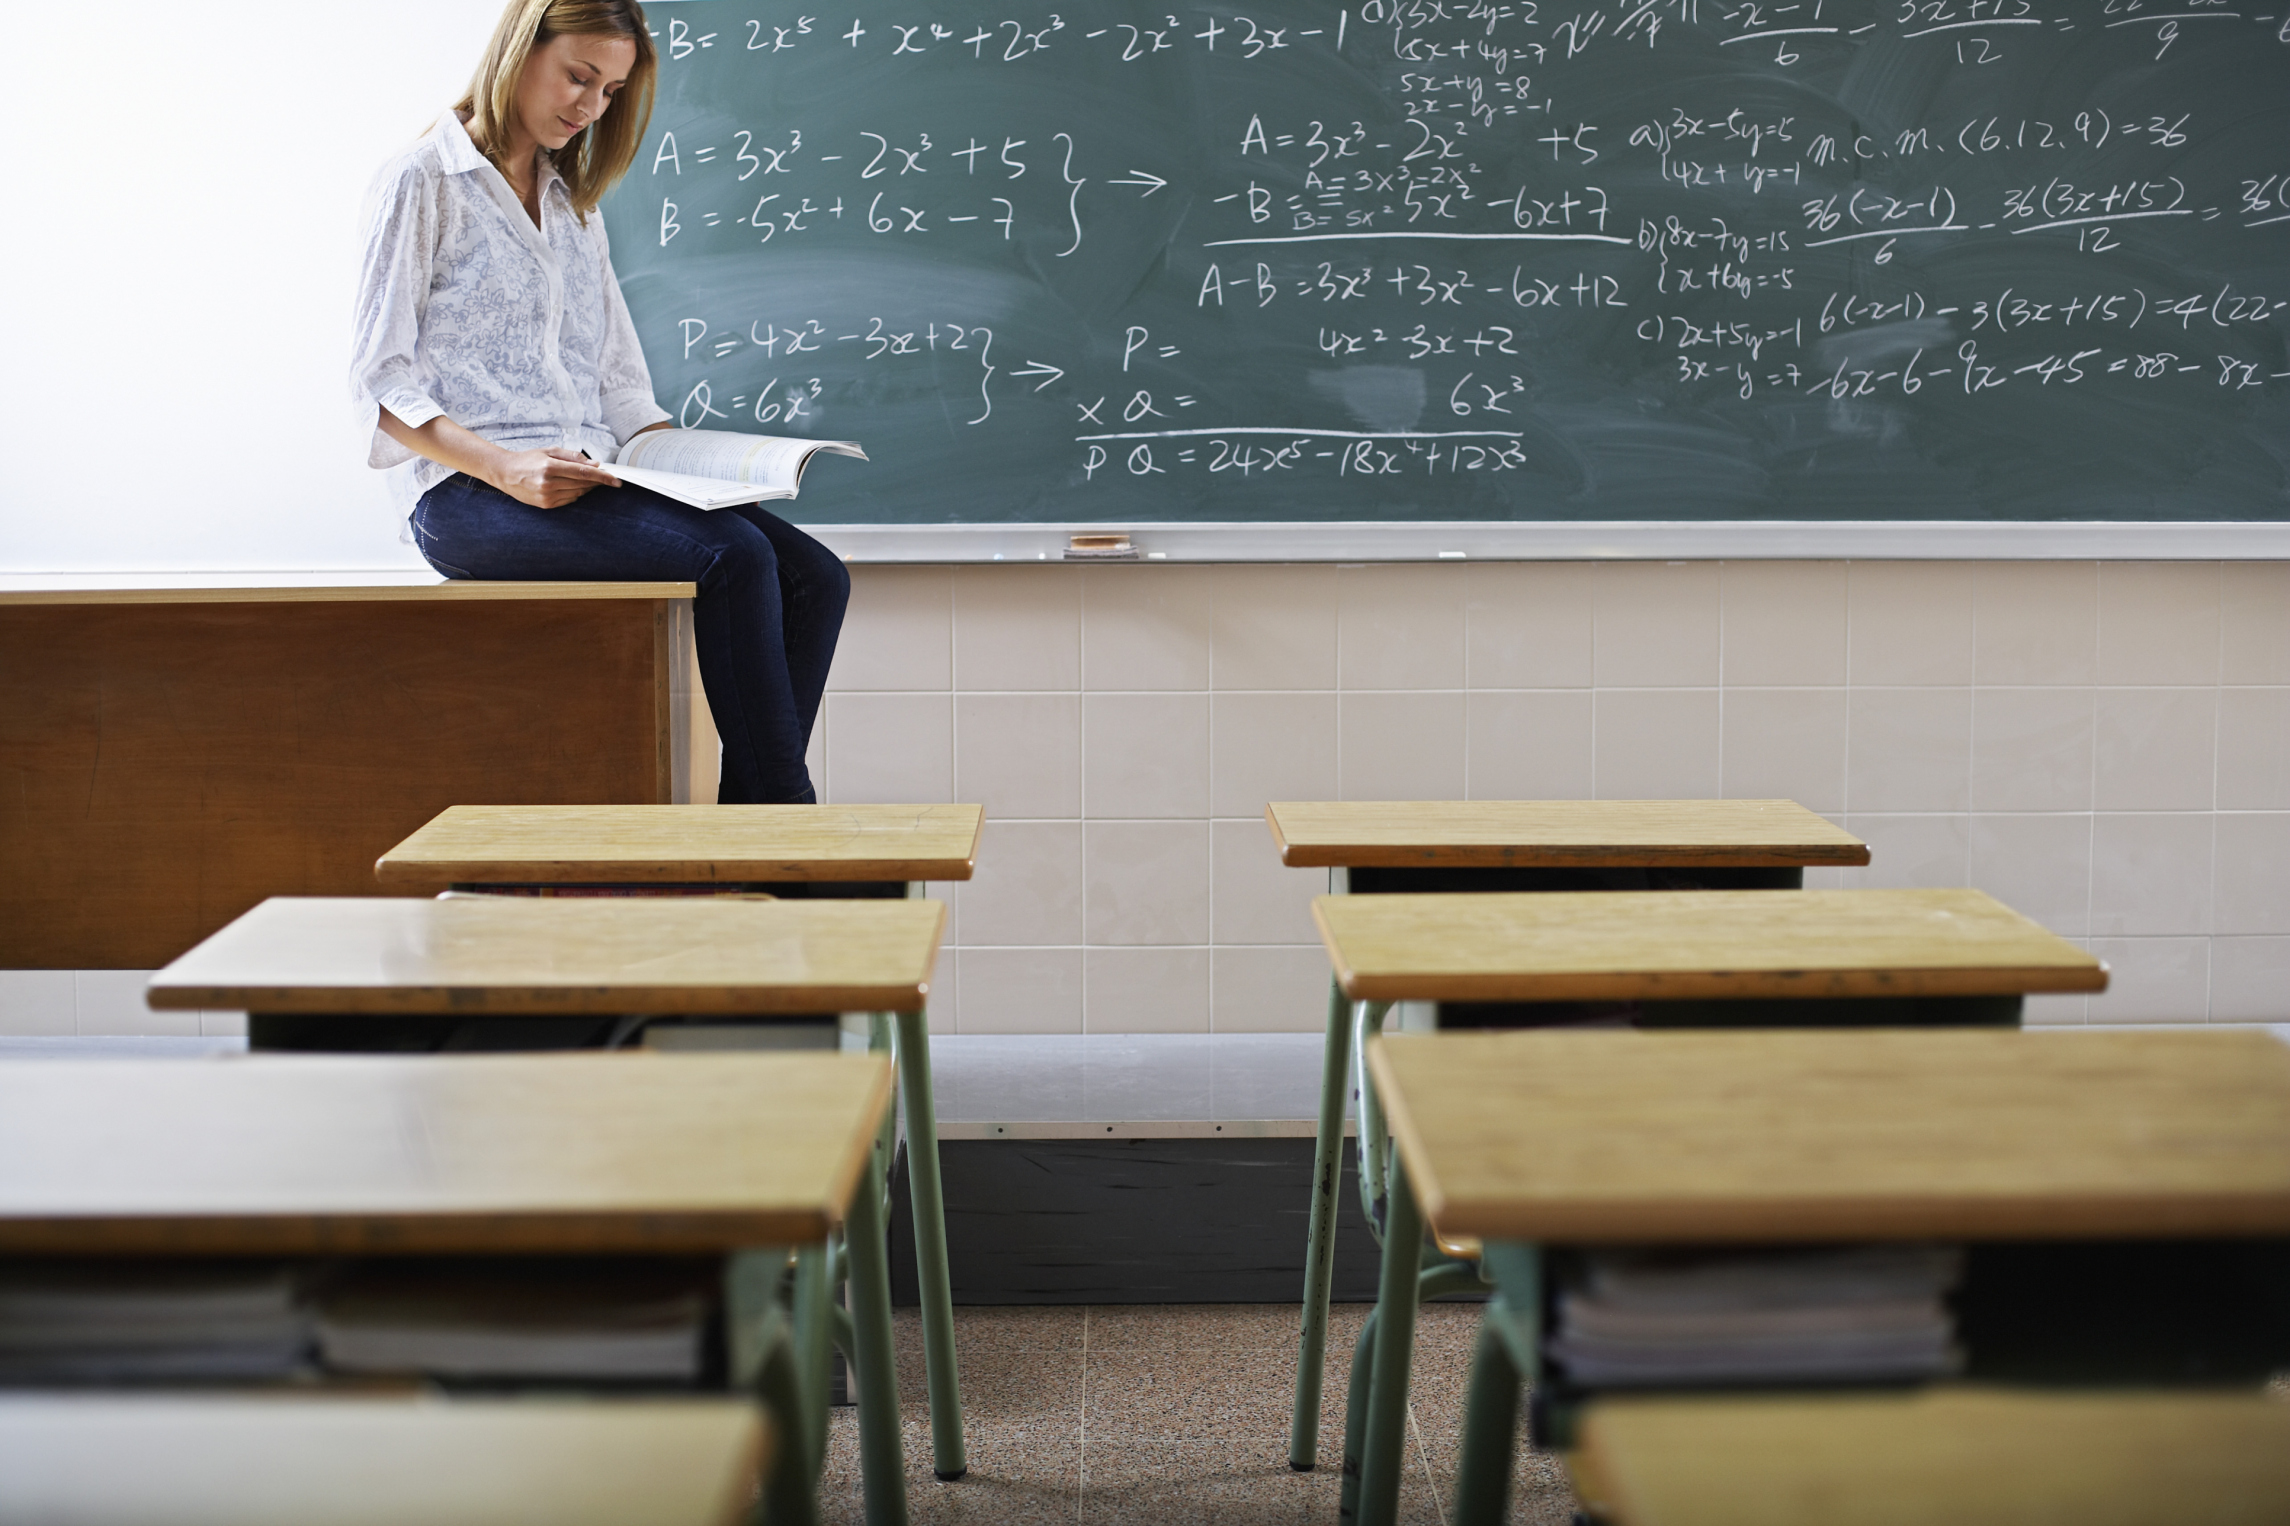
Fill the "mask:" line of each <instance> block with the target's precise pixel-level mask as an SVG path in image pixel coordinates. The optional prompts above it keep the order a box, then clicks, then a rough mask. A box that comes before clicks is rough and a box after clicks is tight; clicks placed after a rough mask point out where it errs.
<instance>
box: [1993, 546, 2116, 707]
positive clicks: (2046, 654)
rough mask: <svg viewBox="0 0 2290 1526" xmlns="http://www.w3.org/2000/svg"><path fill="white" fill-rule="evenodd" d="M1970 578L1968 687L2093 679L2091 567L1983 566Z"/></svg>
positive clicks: (2094, 575)
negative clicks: (1971, 637) (1971, 641)
mask: <svg viewBox="0 0 2290 1526" xmlns="http://www.w3.org/2000/svg"><path fill="white" fill-rule="evenodd" d="M1974 578H1975V580H1974V599H1975V600H1976V605H1975V616H1974V618H1975V620H1976V625H1975V635H1974V644H1973V662H1972V669H1973V680H1974V682H1976V683H1983V684H2087V683H2090V682H2092V681H2093V679H2094V677H2095V676H2096V674H2097V673H2098V668H2099V569H2098V567H2097V566H2096V564H2094V563H2091V562H1983V563H1981V564H1980V565H1979V567H1978V568H1977V570H1976V572H1975V575H1974Z"/></svg>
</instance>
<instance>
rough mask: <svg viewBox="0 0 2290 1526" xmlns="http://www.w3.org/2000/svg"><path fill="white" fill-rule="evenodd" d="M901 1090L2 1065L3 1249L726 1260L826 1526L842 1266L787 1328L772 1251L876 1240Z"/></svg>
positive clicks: (414, 1067) (785, 1490) (800, 1069)
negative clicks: (774, 1294)
mask: <svg viewBox="0 0 2290 1526" xmlns="http://www.w3.org/2000/svg"><path fill="white" fill-rule="evenodd" d="M314 904H317V905H321V906H332V905H337V904H339V903H334V902H318V903H314ZM390 904H391V906H392V908H393V909H406V908H409V907H410V908H411V909H415V910H419V909H421V907H422V905H423V904H424V903H390ZM890 1087H891V1078H890V1068H889V1066H888V1065H886V1064H885V1063H884V1062H883V1061H881V1060H880V1059H877V1058H873V1057H863V1056H856V1055H852V1056H845V1055H823V1054H821V1055H722V1056H714V1055H711V1056H698V1055H649V1054H646V1055H606V1054H552V1055H476V1056H470V1057H467V1058H463V1059H456V1060H450V1061H446V1060H438V1059H433V1058H428V1057H420V1058H397V1057H384V1056H356V1057H349V1056H343V1057H333V1056H309V1057H303V1056H295V1057H270V1056H254V1057H250V1058H244V1059H229V1060H218V1061H208V1062H188V1061H181V1060H159V1061H139V1060H97V1061H71V1060H58V1061H52V1062H49V1063H44V1064H39V1065H13V1066H0V1256H30V1255H67V1256H148V1255H170V1256H186V1255H188V1256H207V1255H221V1256H231V1255H245V1256H306V1255H307V1256H335V1255H440V1254H442V1255H539V1254H550V1253H558V1254H584V1255H585V1254H635V1255H642V1254H676V1255H723V1256H725V1257H726V1258H727V1268H728V1270H727V1277H726V1298H727V1321H726V1323H727V1333H728V1335H729V1337H730V1342H731V1346H732V1362H731V1364H730V1371H731V1373H732V1376H733V1380H734V1382H735V1383H736V1384H738V1385H741V1386H748V1385H749V1384H751V1383H752V1384H753V1385H755V1386H758V1387H760V1388H761V1389H762V1391H763V1393H764V1395H765V1397H766V1400H767V1402H768V1403H769V1404H770V1405H771V1408H772V1410H773V1412H774V1420H775V1424H776V1426H777V1428H778V1430H779V1433H780V1434H781V1435H782V1436H784V1437H786V1438H788V1441H789V1444H788V1445H787V1446H785V1447H784V1448H782V1449H781V1451H780V1452H779V1454H778V1457H777V1460H776V1463H775V1466H774V1467H773V1469H772V1472H771V1480H770V1483H769V1485H768V1492H769V1494H770V1497H771V1500H772V1503H773V1505H774V1507H775V1508H776V1509H778V1510H779V1511H780V1512H781V1513H782V1515H783V1516H784V1517H785V1518H790V1519H796V1520H804V1519H808V1518H810V1516H811V1515H812V1513H813V1511H814V1510H815V1501H814V1500H813V1498H812V1493H811V1490H812V1480H813V1479H814V1478H815V1476H816V1467H817V1463H816V1460H815V1459H816V1456H817V1447H818V1445H819V1441H820V1438H822V1437H823V1435H824V1417H823V1415H822V1414H821V1412H820V1410H819V1408H818V1402H817V1401H818V1400H819V1398H820V1397H821V1394H820V1391H819V1390H820V1388H821V1387H822V1386H823V1385H822V1384H820V1383H816V1382H813V1381H810V1380H811V1379H812V1378H813V1376H814V1375H815V1374H823V1370H824V1366H825V1345H824V1340H825V1332H826V1324H827V1320H826V1309H825V1299H824V1280H823V1279H822V1278H820V1277H818V1276H816V1275H814V1276H812V1277H811V1278H809V1279H808V1281H806V1279H804V1278H803V1277H802V1276H801V1275H800V1272H799V1275H798V1282H797V1309H796V1315H797V1319H796V1326H795V1333H794V1338H793V1341H792V1343H791V1342H790V1341H789V1340H788V1339H787V1337H786V1335H785V1327H784V1325H783V1323H782V1321H781V1318H780V1316H779V1314H778V1312H777V1310H776V1308H775V1307H773V1306H772V1302H771V1298H770V1295H769V1293H768V1284H769V1283H771V1282H775V1281H776V1280H777V1269H778V1266H779V1262H778V1260H777V1259H776V1258H775V1256H774V1255H773V1254H772V1252H773V1249H774V1248H779V1247H790V1246H793V1247H801V1248H803V1249H801V1250H799V1251H798V1255H799V1257H801V1256H808V1258H809V1260H810V1262H811V1263H812V1264H814V1265H816V1263H817V1261H818V1259H819V1252H818V1248H819V1247H820V1246H822V1245H823V1244H824V1243H825V1241H826V1239H827V1237H828V1235H829V1234H830V1232H831V1231H833V1230H834V1229H836V1227H837V1226H839V1225H841V1224H842V1223H843V1222H844V1218H845V1213H846V1210H847V1211H848V1214H849V1218H850V1223H851V1229H852V1233H851V1240H852V1243H853V1246H854V1248H856V1247H858V1246H861V1245H865V1244H869V1243H872V1244H877V1245H879V1244H880V1242H881V1221H880V1219H879V1217H878V1216H877V1215H878V1214H879V1212H880V1208H879V1194H880V1181H879V1176H878V1175H877V1174H876V1172H875V1171H874V1170H873V1169H872V1166H871V1162H872V1158H873V1148H872V1146H873V1142H874V1141H875V1139H876V1138H877V1137H878V1131H879V1127H880V1124H881V1120H882V1119H883V1117H884V1115H885V1113H886V1111H887V1109H888V1106H889V1102H890ZM758 1252H762V1253H763V1254H760V1255H759V1254H757V1253H758ZM799 1264H800V1263H799ZM854 1281H855V1283H856V1285H857V1289H858V1291H859V1292H860V1293H861V1294H862V1295H863V1296H862V1297H861V1298H860V1299H859V1300H858V1309H857V1316H858V1322H859V1325H860V1328H861V1329H862V1330H872V1331H873V1332H874V1333H873V1335H872V1336H871V1337H870V1340H871V1342H872V1347H873V1349H874V1350H875V1351H876V1352H878V1353H879V1357H878V1361H879V1365H880V1368H881V1370H882V1371H883V1373H884V1377H883V1379H882V1386H881V1387H877V1388H872V1389H870V1392H871V1393H876V1394H883V1395H885V1396H887V1397H891V1398H892V1400H893V1402H892V1404H891V1405H889V1406H879V1407H887V1408H889V1410H890V1412H891V1417H892V1418H891V1420H890V1422H889V1424H890V1427H891V1429H890V1430H889V1433H888V1440H889V1448H890V1450H889V1454H888V1455H887V1457H883V1458H880V1459H879V1461H880V1462H881V1463H883V1464H884V1465H885V1467H870V1468H869V1469H868V1485H869V1491H868V1519H869V1521H870V1522H885V1523H887V1522H895V1521H899V1520H902V1519H903V1518H904V1508H903V1507H904V1498H903V1480H902V1476H901V1472H900V1466H899V1462H898V1458H897V1452H896V1449H897V1445H898V1433H897V1430H896V1426H897V1419H896V1407H895V1394H893V1391H892V1390H891V1388H890V1386H889V1385H890V1378H889V1376H888V1373H889V1367H890V1361H889V1355H888V1335H889V1328H888V1327H889V1313H890V1311H889V1306H888V1289H887V1286H886V1285H885V1283H884V1279H883V1278H882V1276H881V1274H880V1254H879V1252H878V1253H877V1257H876V1273H875V1275H874V1276H872V1277H865V1278H859V1277H855V1278H854ZM870 1377H871V1375H870ZM867 1439H868V1440H870V1441H872V1440H874V1438H873V1437H869V1438H867ZM567 1466H569V1464H567ZM886 1468H887V1471H886ZM12 1472H13V1470H0V1489H4V1488H5V1487H6V1486H7V1483H6V1481H5V1480H6V1477H7V1475H9V1474H11V1473H12ZM879 1480H880V1481H884V1486H883V1487H878V1481H879ZM409 1518H410V1517H409ZM429 1518H432V1519H436V1518H458V1517H434V1516H433V1517H429Z"/></svg>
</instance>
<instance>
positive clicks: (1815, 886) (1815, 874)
mask: <svg viewBox="0 0 2290 1526" xmlns="http://www.w3.org/2000/svg"><path fill="white" fill-rule="evenodd" d="M1805 888H1806V889H1807V890H1842V889H1844V888H1845V871H1844V870H1842V869H1840V868H1837V867H1835V866H1833V865H1832V866H1829V867H1822V866H1820V865H1810V866H1808V867H1807V868H1806V870H1805Z"/></svg>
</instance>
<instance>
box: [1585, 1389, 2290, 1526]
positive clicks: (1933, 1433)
mask: <svg viewBox="0 0 2290 1526" xmlns="http://www.w3.org/2000/svg"><path fill="white" fill-rule="evenodd" d="M1570 1462H1571V1467H1572V1471H1573V1473H1574V1476H1575V1481H1576V1491H1577V1493H1579V1494H1581V1495H1582V1496H1583V1497H1584V1498H1585V1499H1586V1500H1589V1501H1591V1502H1593V1503H1594V1504H1595V1505H1596V1507H1597V1509H1598V1511H1599V1514H1600V1516H1601V1518H1603V1519H1610V1520H1612V1521H1614V1522H1615V1523H1616V1526H1836V1523H1837V1522H1839V1521H1841V1520H1846V1519H1850V1520H1852V1521H1854V1522H1858V1523H1863V1526H1927V1523H1929V1522H1935V1521H1946V1522H1948V1523H1950V1526H2028V1523H2030V1522H2062V1523H2065V1522H2073V1523H2075V1526H2151V1523H2153V1522H2157V1521H2202V1522H2206V1523H2213V1526H2227V1523H2234V1526H2261V1523H2263V1522H2272V1521H2279V1520H2282V1519H2283V1518H2284V1517H2285V1515H2290V1404H2284V1403H2282V1402H2280V1401H2279V1400H2273V1399H2268V1398H2264V1397H2261V1396H2258V1395H2254V1394H2248V1395H2246V1394H2224V1393H2203V1392H2195V1393H2168V1394H2162V1393H2143V1394H2123V1393H2085V1394H2062V1393H2054V1394H2043V1395H2037V1394H2028V1393H2014V1392H2009V1391H1997V1390H1980V1389H1969V1388H1967V1389H1942V1390H1935V1391H1929V1392H1924V1393H1917V1394H1910V1395H1891V1394H1887V1395H1873V1394H1872V1395H1857V1394H1856V1395H1839V1394H1824V1395H1821V1396H1819V1397H1817V1398H1807V1397H1798V1396H1756V1397H1751V1396H1740V1397H1732V1398H1724V1399H1707V1398H1702V1399H1616V1400H1610V1401H1601V1402H1599V1403H1598V1404H1596V1405H1594V1406H1592V1408H1591V1410H1590V1413H1589V1414H1588V1416H1586V1417H1585V1419H1584V1421H1583V1429H1582V1444H1581V1446H1580V1448H1579V1449H1578V1450H1577V1451H1576V1452H1575V1453H1574V1455H1573V1457H1572V1458H1571V1460H1570ZM1847 1502H1849V1504H1848V1503H1847Z"/></svg>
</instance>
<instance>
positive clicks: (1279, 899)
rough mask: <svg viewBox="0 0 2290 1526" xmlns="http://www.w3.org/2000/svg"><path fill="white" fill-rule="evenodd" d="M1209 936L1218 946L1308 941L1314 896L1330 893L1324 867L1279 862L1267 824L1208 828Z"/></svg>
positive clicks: (1240, 823)
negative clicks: (1291, 866) (1302, 866)
mask: <svg viewBox="0 0 2290 1526" xmlns="http://www.w3.org/2000/svg"><path fill="white" fill-rule="evenodd" d="M1209 864H1210V883H1209V893H1210V899H1211V922H1210V933H1211V936H1212V937H1214V939H1215V940H1216V942H1217V943H1218V944H1220V945H1222V944H1234V943H1309V942H1312V941H1314V940H1316V939H1317V938H1318V937H1319V936H1320V934H1319V930H1318V929H1317V928H1316V927H1314V925H1313V923H1312V898H1313V897H1314V896H1316V895H1321V894H1324V893H1325V892H1326V891H1327V889H1328V871H1327V870H1325V869H1290V868H1288V867H1287V866H1286V865H1284V864H1282V863H1281V862H1280V850H1279V849H1278V848H1276V847H1275V846H1273V842H1272V831H1271V829H1270V828H1269V827H1267V826H1266V825H1265V824H1264V823H1263V822H1262V821H1216V822H1211V823H1210V824H1209Z"/></svg>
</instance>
